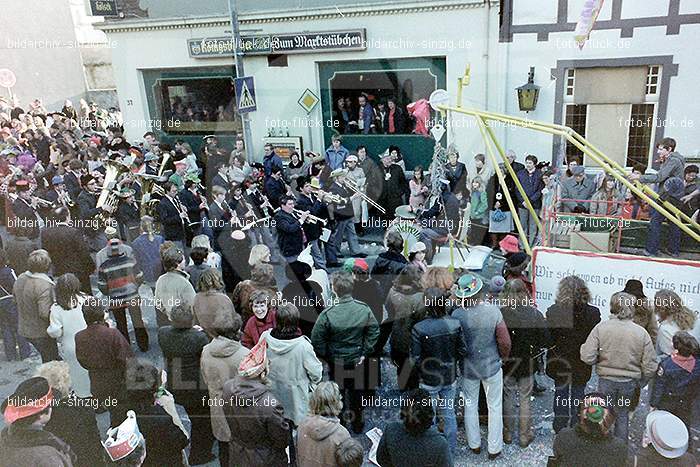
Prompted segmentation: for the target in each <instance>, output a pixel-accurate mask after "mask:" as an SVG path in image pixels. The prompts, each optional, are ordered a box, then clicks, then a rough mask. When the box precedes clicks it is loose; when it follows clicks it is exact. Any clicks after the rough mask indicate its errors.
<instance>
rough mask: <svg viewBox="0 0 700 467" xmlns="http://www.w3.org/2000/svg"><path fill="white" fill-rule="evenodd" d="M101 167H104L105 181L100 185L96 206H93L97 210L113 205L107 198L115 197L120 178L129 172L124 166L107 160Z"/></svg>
mask: <svg viewBox="0 0 700 467" xmlns="http://www.w3.org/2000/svg"><path fill="white" fill-rule="evenodd" d="M103 165H104V166H105V180H104V183H103V184H102V191H101V192H100V196H99V198H97V204H96V205H95V207H96V208H98V209H99V208H101V207H102V206H105V205H106V204H111V205H115V204H113V203H114V201H113V200H109V198H111V197H116V194H115V191H116V188H117V182H118V179H119V178H120V176H121V175H122V174H125V173H127V172H130V171H131V170H130V169H129V167H128V166H127V165H126V164H122V163H121V162H117V161H113V160H109V159H108V160H105V161H104V162H103ZM108 200H109V202H108Z"/></svg>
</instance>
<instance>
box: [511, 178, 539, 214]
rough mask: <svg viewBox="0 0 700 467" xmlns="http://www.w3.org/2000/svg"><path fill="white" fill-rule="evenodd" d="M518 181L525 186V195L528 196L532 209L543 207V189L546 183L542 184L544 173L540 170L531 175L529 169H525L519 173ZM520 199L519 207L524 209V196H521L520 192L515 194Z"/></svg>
mask: <svg viewBox="0 0 700 467" xmlns="http://www.w3.org/2000/svg"><path fill="white" fill-rule="evenodd" d="M517 175H518V181H519V182H520V184H521V185H522V186H523V189H524V190H525V194H526V195H527V197H528V199H529V200H530V203H532V207H533V208H535V209H539V208H541V207H542V188H544V183H543V182H542V172H541V171H540V170H539V169H535V171H534V172H533V173H532V174H530V173H529V172H528V171H527V169H523V170H521V171H520V172H518V174H517ZM515 195H516V196H517V198H518V203H519V206H518V207H522V204H523V201H524V200H523V196H522V195H521V194H520V190H517V191H516V192H515Z"/></svg>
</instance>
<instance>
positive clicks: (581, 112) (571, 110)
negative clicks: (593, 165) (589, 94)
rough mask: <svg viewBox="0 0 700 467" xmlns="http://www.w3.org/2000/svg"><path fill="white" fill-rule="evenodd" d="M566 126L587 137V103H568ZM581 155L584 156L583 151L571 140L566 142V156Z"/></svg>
mask: <svg viewBox="0 0 700 467" xmlns="http://www.w3.org/2000/svg"><path fill="white" fill-rule="evenodd" d="M565 110H566V112H565V115H566V117H565V118H566V123H565V124H566V126H568V127H569V128H571V129H572V130H574V131H575V132H576V133H578V134H579V135H581V136H583V137H584V138H585V137H586V115H587V111H588V108H587V106H586V105H585V104H568V105H566V109H565ZM570 156H579V157H581V158H583V151H581V150H580V149H579V148H577V147H576V146H574V145H573V144H571V143H570V142H569V141H567V142H566V157H567V159H568V158H569V157H570Z"/></svg>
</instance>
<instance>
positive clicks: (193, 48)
mask: <svg viewBox="0 0 700 467" xmlns="http://www.w3.org/2000/svg"><path fill="white" fill-rule="evenodd" d="M187 48H188V50H189V52H190V57H194V58H207V57H221V56H224V55H232V54H233V53H234V50H233V39H231V38H230V37H207V38H203V39H189V40H188V41H187ZM366 48H367V43H366V37H365V30H364V29H352V30H344V31H323V32H302V33H291V34H265V35H255V36H242V37H241V51H242V52H243V54H244V55H270V54H293V53H312V52H344V51H349V50H365V49H366Z"/></svg>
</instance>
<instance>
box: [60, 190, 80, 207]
mask: <svg viewBox="0 0 700 467" xmlns="http://www.w3.org/2000/svg"><path fill="white" fill-rule="evenodd" d="M55 204H56V205H59V204H60V205H61V206H63V207H64V208H72V207H74V206H75V202H74V201H73V200H72V199H70V195H69V194H68V192H67V191H62V192H60V193H59V194H58V199H57V200H56V203H55Z"/></svg>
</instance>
